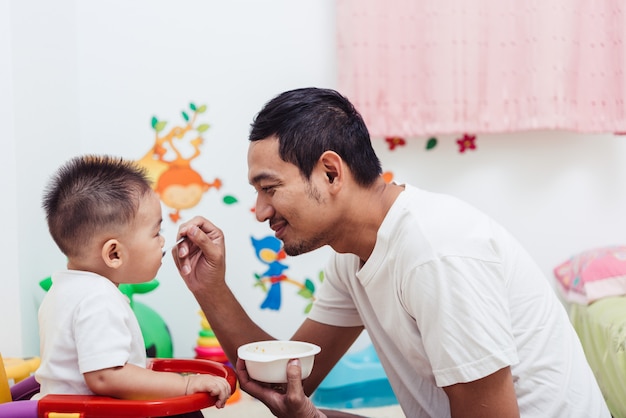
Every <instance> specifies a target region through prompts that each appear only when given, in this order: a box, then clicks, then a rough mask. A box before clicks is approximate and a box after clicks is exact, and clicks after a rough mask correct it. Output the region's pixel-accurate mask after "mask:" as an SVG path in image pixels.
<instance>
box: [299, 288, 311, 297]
mask: <svg viewBox="0 0 626 418" xmlns="http://www.w3.org/2000/svg"><path fill="white" fill-rule="evenodd" d="M298 295H300V296H302V297H303V298H305V299H311V298H312V297H313V293H311V291H310V290H309V289H300V290H299V291H298Z"/></svg>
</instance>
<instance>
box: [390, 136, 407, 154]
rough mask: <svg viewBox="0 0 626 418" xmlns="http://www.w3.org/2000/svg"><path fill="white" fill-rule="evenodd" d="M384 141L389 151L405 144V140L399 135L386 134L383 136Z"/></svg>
mask: <svg viewBox="0 0 626 418" xmlns="http://www.w3.org/2000/svg"><path fill="white" fill-rule="evenodd" d="M385 141H387V145H388V146H389V150H391V151H393V150H394V149H396V147H403V146H405V145H406V140H405V139H404V138H401V137H399V136H388V137H386V138H385Z"/></svg>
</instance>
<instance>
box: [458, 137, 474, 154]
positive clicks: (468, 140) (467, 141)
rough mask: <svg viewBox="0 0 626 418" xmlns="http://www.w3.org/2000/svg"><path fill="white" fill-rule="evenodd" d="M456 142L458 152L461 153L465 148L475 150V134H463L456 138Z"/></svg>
mask: <svg viewBox="0 0 626 418" xmlns="http://www.w3.org/2000/svg"><path fill="white" fill-rule="evenodd" d="M456 143H457V144H459V152H460V153H463V152H465V151H466V150H475V149H476V135H469V134H463V137H462V138H459V139H457V140H456Z"/></svg>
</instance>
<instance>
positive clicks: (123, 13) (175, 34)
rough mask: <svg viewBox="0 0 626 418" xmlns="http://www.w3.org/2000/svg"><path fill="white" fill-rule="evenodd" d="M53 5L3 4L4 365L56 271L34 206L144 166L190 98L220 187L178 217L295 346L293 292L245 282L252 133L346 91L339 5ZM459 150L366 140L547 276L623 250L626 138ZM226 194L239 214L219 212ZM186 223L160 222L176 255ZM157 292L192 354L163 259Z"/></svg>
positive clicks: (190, 334) (563, 135)
mask: <svg viewBox="0 0 626 418" xmlns="http://www.w3.org/2000/svg"><path fill="white" fill-rule="evenodd" d="M49 3H50V2H46V1H44V0H26V1H24V0H21V1H18V0H0V62H8V63H10V65H9V66H8V68H5V67H0V88H1V89H2V90H1V91H2V93H3V94H2V95H1V97H0V123H2V126H3V133H4V134H6V135H5V136H6V137H7V138H8V143H7V144H6V146H3V151H5V153H4V154H2V158H3V160H2V162H1V163H2V164H0V165H1V168H0V170H2V171H1V172H0V175H2V178H3V184H4V181H6V184H7V186H6V187H5V188H4V190H5V193H6V199H5V201H4V202H3V203H4V204H3V205H2V212H0V214H1V215H2V218H1V219H2V225H3V231H4V234H3V238H4V239H3V243H2V246H3V247H2V249H3V251H2V258H1V259H2V267H3V272H4V273H5V274H6V275H5V277H3V278H2V279H1V280H2V281H1V282H0V283H2V287H0V290H1V293H0V314H1V315H2V322H1V324H0V352H2V353H3V354H4V355H33V354H37V353H38V340H37V331H36V328H37V325H36V310H37V306H38V303H39V301H40V300H41V298H42V297H43V291H41V290H40V289H39V288H38V285H37V283H38V282H39V280H41V279H43V278H45V277H47V276H49V275H50V274H51V273H52V272H54V271H55V270H58V269H61V268H63V267H64V257H63V256H62V255H61V254H60V253H59V251H58V250H57V249H56V247H55V246H54V244H53V242H52V240H51V239H50V238H49V236H48V233H47V229H46V226H45V221H44V219H43V212H42V211H41V209H40V200H41V194H42V191H43V186H44V184H45V182H46V180H47V179H48V176H49V175H50V174H51V173H52V172H53V171H54V169H55V168H56V167H57V166H58V165H59V164H60V163H61V162H62V161H64V160H66V159H68V158H70V157H71V156H73V155H76V154H79V153H85V152H98V153H110V154H119V155H123V156H125V157H127V158H140V157H141V156H142V155H143V154H144V153H145V152H146V151H147V150H148V148H149V147H150V146H151V145H152V139H153V131H152V130H151V127H150V119H151V118H152V116H158V117H159V118H160V119H164V120H168V121H170V122H171V123H176V122H178V121H180V116H179V114H180V113H179V112H180V111H181V110H182V109H183V108H185V107H186V106H187V105H188V103H189V102H190V101H194V102H196V103H198V104H207V105H208V107H209V110H208V111H207V113H206V114H205V115H204V116H203V117H204V118H205V121H206V122H207V123H210V124H211V128H210V130H209V131H208V132H207V135H206V136H205V139H206V141H205V143H204V145H203V148H202V150H203V151H202V152H203V153H202V155H201V157H200V158H199V159H198V160H197V161H194V162H193V166H194V167H195V168H196V169H197V170H198V171H199V172H200V173H201V174H202V175H203V177H205V178H206V179H212V178H214V177H220V178H221V179H222V181H223V182H224V185H223V188H222V189H221V190H220V191H214V190H211V191H209V192H208V193H207V194H206V195H205V196H204V198H203V200H202V202H201V204H200V205H199V206H198V207H196V208H194V210H190V211H183V213H182V215H183V218H184V219H188V218H189V217H191V216H193V215H195V214H203V215H205V216H207V217H209V218H210V219H212V220H213V221H215V222H216V223H217V224H218V225H220V226H221V227H222V228H223V230H224V231H225V233H226V237H227V246H228V260H227V262H228V272H227V274H228V281H229V283H230V284H231V286H232V287H233V289H234V291H235V293H236V294H237V296H238V297H239V298H240V300H241V301H242V303H243V305H244V307H245V308H246V310H247V311H248V312H249V313H250V314H251V315H253V317H254V318H256V319H257V320H258V321H259V322H260V323H261V324H263V326H265V327H266V328H267V329H268V330H269V331H270V332H271V333H273V334H275V335H276V336H277V337H288V336H289V335H290V334H291V332H292V331H293V330H294V329H295V327H296V326H297V324H298V323H299V322H300V321H301V320H302V318H303V317H304V315H303V313H302V310H303V308H304V305H305V303H304V301H303V300H302V298H299V297H298V296H296V295H295V294H294V293H295V289H294V288H293V287H289V286H287V285H285V286H283V299H284V304H283V307H282V308H281V310H280V311H278V312H274V311H261V310H260V309H259V305H260V303H261V301H262V300H263V297H264V294H263V293H262V292H261V291H260V290H258V289H256V288H255V287H254V286H253V285H254V278H253V274H254V273H255V272H262V271H263V270H264V266H263V265H262V264H260V262H258V261H257V260H256V259H255V257H254V253H253V251H252V247H251V245H250V236H251V235H252V236H255V237H256V238H260V237H262V236H265V235H267V234H269V233H270V231H269V228H267V226H266V225H264V224H259V223H257V222H256V221H255V220H254V217H253V215H252V214H251V213H250V208H251V207H252V205H253V203H254V197H255V195H254V192H253V190H252V189H251V187H250V186H249V185H248V183H247V177H246V159H245V156H246V149H247V134H248V128H249V124H250V122H251V121H252V118H253V116H254V115H255V114H256V112H258V110H260V108H261V106H262V105H263V104H264V103H265V102H266V101H267V100H269V99H270V98H271V97H273V96H274V95H276V94H278V93H280V92H282V91H284V90H287V89H291V88H296V87H303V86H319V87H331V88H332V87H336V80H335V74H336V61H335V55H334V45H335V39H334V2H333V1H332V0H323V1H320V0H306V1H300V2H291V1H289V0H270V1H263V2H258V1H255V0H245V1H244V0H239V1H230V2H217V1H201V0H183V1H177V2H173V1H165V0H160V1H155V0H152V1H148V0H135V1H132V2H128V1H122V0H114V1H106V2H104V1H97V2H77V1H70V0H65V1H56V2H51V3H50V4H49ZM5 91H7V92H8V93H9V94H7V95H5V94H4V92H5ZM7 127H8V129H6V128H7ZM7 132H8V134H7ZM455 139H456V138H455V137H454V136H442V137H440V138H439V145H438V146H437V147H436V148H435V149H433V150H431V151H426V150H425V142H426V138H411V139H409V140H408V144H407V146H406V147H404V148H398V149H396V150H395V151H390V150H388V149H387V147H386V143H385V142H384V141H383V140H382V139H380V138H376V139H375V140H374V141H375V147H376V149H377V151H378V152H379V155H380V157H381V160H382V162H383V167H384V168H385V169H386V170H391V171H393V172H394V174H395V178H396V180H398V181H407V182H411V183H413V184H415V185H417V186H420V187H424V188H426V189H430V190H435V191H441V192H446V193H452V194H455V195H457V196H459V197H461V198H464V199H466V200H468V201H469V202H471V203H473V204H475V205H476V206H478V207H479V208H482V209H483V210H485V211H486V212H488V213H490V214H492V215H493V216H494V217H495V218H496V219H497V220H499V221H500V222H501V223H503V224H504V225H505V226H507V227H508V228H509V229H510V230H511V231H512V232H513V233H514V234H515V235H516V236H518V238H519V239H520V240H521V241H522V242H523V243H524V244H525V245H526V247H527V248H528V250H529V251H530V253H531V254H532V255H534V256H535V257H536V259H537V261H538V262H539V264H540V266H541V268H542V269H543V270H544V271H545V272H546V275H547V276H549V277H551V269H552V268H553V267H554V266H555V265H556V264H557V263H559V262H561V261H563V260H564V259H565V258H567V257H569V256H570V255H572V254H573V253H576V252H578V251H582V250H584V249H587V248H590V247H593V246H599V245H608V244H616V243H621V242H622V235H623V231H624V230H626V229H625V226H626V225H625V224H626V221H625V220H624V217H623V215H622V212H623V211H624V208H625V207H626V202H625V199H626V198H625V197H624V195H625V194H624V193H623V191H622V190H621V188H623V185H624V184H626V182H625V180H626V179H625V177H626V164H625V163H626V138H625V137H616V136H613V135H611V134H603V135H582V134H573V133H567V132H532V133H515V134H499V135H479V138H478V142H477V145H478V149H477V150H476V151H473V152H470V151H468V152H466V153H464V154H460V153H458V151H457V149H456V142H455ZM2 144H3V145H5V139H4V137H3V139H2ZM11 155H14V156H15V158H14V159H11V158H10V157H11ZM5 160H6V161H5ZM225 194H230V195H234V196H236V197H237V198H238V199H239V203H238V204H236V205H225V204H224V203H222V201H221V198H222V197H223V196H224V195H225ZM164 210H167V208H164ZM166 219H167V218H166ZM176 228H177V226H176V225H174V224H173V223H171V222H169V221H167V220H166V221H165V222H164V234H165V236H166V239H167V241H168V242H170V243H171V241H172V238H173V237H174V235H175V232H176ZM16 241H17V245H15V244H9V243H14V242H16ZM327 255H328V249H322V250H321V251H318V252H316V253H313V254H307V255H304V256H300V257H298V258H290V259H288V261H287V264H288V265H289V274H290V276H292V277H294V278H296V279H298V280H303V279H304V278H305V277H308V278H311V279H313V280H314V281H315V280H316V275H317V273H318V271H319V270H320V269H321V268H322V267H323V264H324V261H325V259H326V256H327ZM158 279H159V280H160V282H161V285H160V286H159V288H157V289H156V290H155V291H154V292H152V293H150V294H148V295H142V296H137V300H138V301H141V302H143V303H146V304H147V305H149V306H150V307H152V308H153V309H155V310H156V311H157V312H158V313H159V314H161V315H162V316H163V317H164V319H165V321H166V323H167V324H168V325H169V327H170V330H171V332H172V334H173V337H174V345H175V355H177V356H179V357H186V356H192V355H193V352H192V347H193V346H194V345H195V338H196V335H197V332H198V331H199V317H198V315H197V310H198V308H197V304H196V302H195V301H194V300H193V297H192V296H191V295H190V293H189V292H188V291H187V289H186V288H185V286H184V284H183V282H182V281H181V279H180V278H179V276H178V274H177V273H176V270H175V268H174V266H173V263H172V262H171V260H169V258H167V259H166V261H165V262H164V266H163V267H162V270H161V271H160V273H159V276H158ZM18 293H19V294H18ZM20 317H21V319H20ZM20 334H22V335H21V336H20Z"/></svg>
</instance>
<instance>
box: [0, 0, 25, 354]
mask: <svg viewBox="0 0 626 418" xmlns="http://www.w3.org/2000/svg"><path fill="white" fill-rule="evenodd" d="M9 16H10V8H9V2H8V0H0V57H3V58H4V57H10V56H11V26H10V22H11V20H10V18H9ZM0 62H7V61H4V60H0ZM12 80H13V75H12V71H11V67H10V66H9V65H0V126H2V127H3V128H2V130H3V135H2V139H1V140H0V144H2V152H0V178H2V186H3V187H2V189H3V191H4V193H5V195H4V197H5V199H3V200H4V202H3V204H2V205H0V219H1V222H2V230H3V231H4V233H3V235H4V237H3V239H2V240H0V254H2V256H1V257H0V271H2V276H3V277H1V278H0V323H1V324H2V326H1V327H0V342H1V344H0V354H3V355H4V356H5V357H6V356H12V355H13V356H15V355H19V354H20V353H21V352H22V326H21V325H22V319H21V317H22V315H21V312H20V302H19V294H20V286H19V283H20V282H19V280H18V277H19V276H18V272H19V262H18V238H19V234H18V231H17V228H15V227H14V225H15V222H16V220H17V214H18V212H17V200H16V196H17V168H16V151H15V137H14V135H15V133H14V129H13V128H14V126H13V124H14V122H13V100H12V98H13V88H12ZM9 225H12V226H13V227H9Z"/></svg>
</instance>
